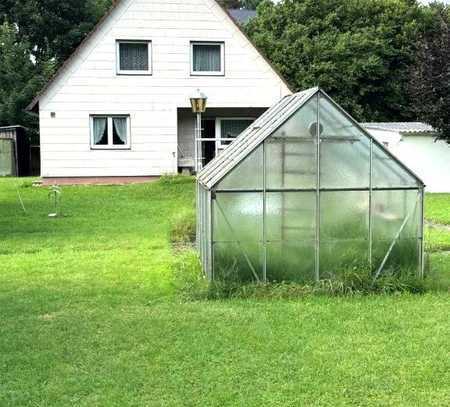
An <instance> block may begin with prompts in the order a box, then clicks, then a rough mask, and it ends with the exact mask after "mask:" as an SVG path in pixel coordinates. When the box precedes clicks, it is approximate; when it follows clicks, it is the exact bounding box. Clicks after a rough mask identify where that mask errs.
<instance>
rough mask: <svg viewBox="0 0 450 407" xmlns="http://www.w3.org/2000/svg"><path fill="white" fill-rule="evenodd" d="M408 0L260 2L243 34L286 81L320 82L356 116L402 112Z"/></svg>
mask: <svg viewBox="0 0 450 407" xmlns="http://www.w3.org/2000/svg"><path fill="white" fill-rule="evenodd" d="M423 20H424V17H423V11H422V8H421V7H419V6H418V5H417V4H416V2H415V0H301V1H300V0H284V1H282V2H280V3H278V4H273V3H271V2H268V1H266V2H263V3H262V4H261V5H260V6H259V8H258V15H257V17H256V18H254V19H253V20H251V21H250V22H249V24H248V25H247V26H246V29H247V31H248V34H249V35H250V37H251V38H252V39H253V40H254V42H255V43H256V44H257V45H258V46H259V47H260V48H261V49H262V50H263V52H265V54H266V55H267V56H268V58H269V59H270V60H271V61H272V62H273V63H274V64H275V65H276V66H277V67H278V69H279V70H280V72H281V73H282V74H283V75H284V76H285V78H286V79H287V80H288V82H289V83H290V84H291V86H292V88H294V89H295V90H300V89H305V88H308V87H310V86H315V85H320V86H321V87H323V88H324V89H325V90H326V91H327V92H328V93H330V95H331V96H332V97H333V98H335V99H336V100H337V102H338V103H340V104H341V105H342V106H343V107H344V108H345V109H346V110H348V111H349V112H350V113H351V114H352V115H354V116H355V117H356V118H358V119H359V120H367V121H376V120H379V121H384V120H400V119H409V118H410V117H411V114H412V113H411V109H410V100H409V98H408V95H407V92H406V90H407V84H408V80H409V79H408V78H409V73H408V71H409V67H410V66H411V65H412V63H413V56H414V53H415V44H416V42H417V41H416V40H417V37H418V32H419V30H420V29H421V27H422V26H423Z"/></svg>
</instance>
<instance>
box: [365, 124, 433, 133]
mask: <svg viewBox="0 0 450 407" xmlns="http://www.w3.org/2000/svg"><path fill="white" fill-rule="evenodd" d="M361 126H363V127H365V128H366V129H374V130H385V131H395V132H398V133H436V130H434V129H433V127H432V126H430V125H429V124H426V123H422V122H384V123H382V122H380V123H361Z"/></svg>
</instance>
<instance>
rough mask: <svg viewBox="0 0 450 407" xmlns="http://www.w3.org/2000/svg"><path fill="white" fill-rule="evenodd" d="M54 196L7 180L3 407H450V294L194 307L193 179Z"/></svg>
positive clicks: (1, 262)
mask: <svg viewBox="0 0 450 407" xmlns="http://www.w3.org/2000/svg"><path fill="white" fill-rule="evenodd" d="M17 185H19V188H20V193H21V195H22V198H23V201H24V204H25V207H26V208H27V214H24V213H23V211H22V209H21V207H20V203H19V201H18V196H17V190H16V186H17ZM47 194H48V191H47V190H46V189H41V188H31V183H30V180H26V181H25V182H23V181H22V180H20V181H19V180H16V179H0V406H2V407H3V406H46V407H47V406H58V407H60V406H63V407H64V406H73V405H76V406H142V405H150V406H185V405H201V406H231V405H233V406H234V405H243V406H262V405H264V406H277V405H279V406H281V405H283V406H284V405H307V406H309V405H321V406H341V405H364V406H380V405H395V406H411V405H426V406H444V405H448V404H449V401H450V391H449V387H448V383H449V382H450V376H449V370H448V361H447V359H448V358H447V355H448V353H449V351H450V348H449V341H448V337H449V336H450V327H449V320H448V303H449V301H448V293H445V292H439V291H436V292H432V293H426V294H424V295H414V296H413V295H410V294H401V295H390V296H384V295H377V296H359V295H353V296H335V297H332V296H330V295H304V296H300V297H299V296H288V295H286V294H285V293H286V291H287V290H288V288H284V287H281V288H279V291H278V292H279V293H278V294H277V288H276V287H275V289H274V288H273V287H272V288H270V293H271V294H270V295H272V298H269V299H268V295H269V294H267V295H262V294H258V293H255V294H251V293H249V294H248V295H247V296H246V297H245V298H242V299H230V300H226V301H224V300H216V301H204V300H201V299H198V298H197V299H195V301H183V300H182V299H180V297H179V296H177V295H175V292H176V291H177V292H184V293H185V296H184V297H183V298H186V295H187V296H189V295H188V294H189V293H190V292H191V291H192V286H194V287H197V284H198V285H199V286H200V288H199V289H200V290H201V289H202V287H204V280H203V279H201V278H198V276H199V274H198V273H197V271H198V263H197V259H196V256H195V254H193V253H192V252H189V251H183V252H181V253H180V254H181V255H180V256H175V255H174V251H173V250H172V249H171V245H170V242H169V239H168V236H169V231H170V229H171V222H172V220H173V218H174V216H175V215H176V214H177V213H179V212H180V211H189V210H191V208H192V205H193V200H194V185H193V183H192V181H191V180H190V179H183V178H179V177H177V178H171V177H170V178H169V177H167V178H165V179H164V180H163V181H162V182H158V183H153V184H146V185H133V186H123V187H121V186H115V187H64V188H63V194H62V213H63V215H64V216H63V217H61V218H58V219H49V218H48V217H47V215H48V213H49V212H50V210H51V207H50V202H49V201H48V196H47ZM430 267H431V270H432V271H433V273H436V274H437V275H438V276H440V278H441V281H440V283H443V282H444V281H446V280H445V279H446V278H448V276H449V275H450V267H449V262H448V257H446V256H445V255H442V254H441V253H437V252H436V253H433V254H432V256H431V257H430ZM173 270H177V272H178V273H179V274H178V275H174V274H173V273H174V272H173ZM186 275H189V278H187V277H186ZM445 276H447V277H445ZM199 289H198V288H196V292H198V290H199ZM248 289H249V290H250V289H253V288H252V287H249V288H248ZM292 289H293V290H294V289H297V288H296V287H293V288H292ZM397 292H398V291H397ZM259 296H260V297H263V298H264V300H260V299H259ZM294 298H295V300H294ZM190 299H191V298H190Z"/></svg>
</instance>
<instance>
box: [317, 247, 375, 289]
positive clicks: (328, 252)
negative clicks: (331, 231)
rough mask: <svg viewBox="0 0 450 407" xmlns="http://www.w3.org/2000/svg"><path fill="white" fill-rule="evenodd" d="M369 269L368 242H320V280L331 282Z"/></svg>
mask: <svg viewBox="0 0 450 407" xmlns="http://www.w3.org/2000/svg"><path fill="white" fill-rule="evenodd" d="M368 268H369V241H368V240H363V239H341V240H328V241H321V242H320V272H319V273H320V278H321V279H330V280H333V279H335V278H337V277H339V276H340V275H342V274H344V273H349V272H350V273H354V272H357V273H361V274H364V273H366V272H367V270H368Z"/></svg>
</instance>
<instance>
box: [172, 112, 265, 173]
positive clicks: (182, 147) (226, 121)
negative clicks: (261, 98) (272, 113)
mask: <svg viewBox="0 0 450 407" xmlns="http://www.w3.org/2000/svg"><path fill="white" fill-rule="evenodd" d="M266 110H267V108H210V109H207V110H206V112H205V113H204V114H203V115H202V139H205V141H203V142H201V143H200V142H199V144H198V147H199V155H200V157H199V161H200V162H201V166H205V165H206V164H208V163H209V162H210V161H211V160H212V159H213V158H214V157H216V156H217V155H218V154H220V152H221V151H223V150H224V149H225V148H226V147H227V145H229V144H230V143H231V142H232V140H233V139H234V138H236V137H237V136H238V135H239V134H240V133H241V132H242V131H243V130H245V129H246V128H247V127H248V126H249V125H250V124H252V123H253V122H254V121H255V120H256V119H257V118H258V117H259V116H261V115H262V114H263V113H264V112H265V111H266ZM195 123H196V118H195V115H194V114H193V113H192V111H191V109H187V108H180V109H178V170H179V171H180V172H182V171H190V172H193V171H194V168H195Z"/></svg>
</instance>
